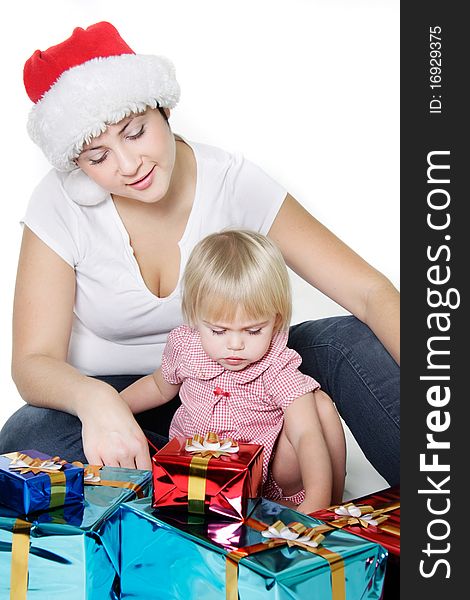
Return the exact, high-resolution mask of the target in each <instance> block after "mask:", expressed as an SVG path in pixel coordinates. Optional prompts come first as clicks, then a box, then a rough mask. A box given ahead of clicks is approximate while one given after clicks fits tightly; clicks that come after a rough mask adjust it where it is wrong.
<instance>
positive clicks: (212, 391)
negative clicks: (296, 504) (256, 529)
mask: <svg viewBox="0 0 470 600" xmlns="http://www.w3.org/2000/svg"><path fill="white" fill-rule="evenodd" d="M286 343H287V333H285V332H282V333H278V334H277V335H275V336H274V337H273V339H272V341H271V345H270V347H269V349H268V352H267V353H266V354H265V356H264V357H263V358H262V359H261V360H259V361H257V362H256V363H253V364H251V365H249V366H248V367H246V369H243V370H242V371H229V370H226V369H225V368H224V367H223V366H221V365H219V363H217V362H215V361H214V360H212V359H211V358H209V357H208V356H207V354H206V353H205V352H204V350H203V349H202V346H201V340H200V336H199V333H198V332H197V330H195V329H193V328H191V327H188V326H187V325H182V326H180V327H177V328H176V329H174V330H173V331H172V332H171V333H170V335H169V336H168V342H167V345H166V347H165V350H164V353H163V359H162V374H163V377H164V378H165V379H166V381H168V382H169V383H172V384H181V389H180V398H181V406H180V408H178V410H177V411H176V413H175V416H174V417H173V420H172V422H171V426H170V437H173V436H176V435H181V436H186V437H190V436H192V435H193V434H195V433H199V434H201V435H203V434H205V433H207V432H208V431H215V432H217V433H218V434H219V435H220V436H222V437H225V436H227V437H231V438H233V439H236V440H238V441H240V442H246V443H256V444H262V445H263V446H264V462H263V482H264V484H265V486H264V490H263V495H265V496H267V497H271V498H272V497H275V499H279V498H280V497H283V496H282V495H280V493H281V491H280V489H279V487H278V486H277V485H276V482H274V480H273V479H272V477H270V476H268V475H269V469H268V467H269V463H270V460H271V455H272V451H273V447H274V445H275V443H276V440H277V437H278V435H279V433H280V431H281V429H282V425H283V416H284V411H285V410H286V408H287V407H288V406H289V405H290V404H291V403H292V402H293V401H294V400H295V399H296V398H298V397H299V396H303V395H304V394H306V393H307V392H311V391H312V390H315V389H317V388H319V387H320V385H319V383H318V382H317V381H315V379H312V378H311V377H309V376H308V375H304V374H303V373H301V372H300V371H299V370H298V367H299V365H300V363H301V362H302V359H301V358H300V356H299V354H297V352H295V350H291V349H290V348H287V347H286ZM296 497H297V494H296ZM297 500H298V501H302V496H299V498H297Z"/></svg>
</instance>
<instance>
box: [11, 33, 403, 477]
mask: <svg viewBox="0 0 470 600" xmlns="http://www.w3.org/2000/svg"><path fill="white" fill-rule="evenodd" d="M24 78H25V86H26V89H27V92H28V94H29V96H30V98H31V99H32V100H33V102H34V103H35V106H34V107H33V109H32V111H31V115H30V119H29V132H30V135H31V137H32V138H33V140H34V141H35V142H36V143H38V145H39V146H40V147H41V148H42V150H43V151H44V153H45V154H46V156H47V157H48V158H49V160H50V162H51V163H52V165H53V166H54V167H55V169H54V170H53V171H51V172H50V173H49V174H48V175H47V176H46V177H45V178H44V180H43V181H42V182H41V183H40V184H39V186H38V187H37V189H36V191H35V193H34V194H33V197H32V199H31V201H30V205H29V207H28V210H27V213H26V216H25V219H24V222H25V229H24V236H23V243H22V248H21V253H20V259H19V268H18V278H17V288H16V295H15V308H14V344H13V377H14V380H15V383H16V385H17V387H18V389H19V391H20V394H21V396H22V397H23V398H24V400H25V401H26V402H27V403H28V405H27V406H25V407H23V408H22V409H20V410H19V411H17V413H15V415H13V417H11V418H10V420H9V421H8V422H7V423H6V424H5V426H4V428H3V430H2V432H1V435H0V452H6V451H8V450H14V449H17V448H27V447H35V448H37V449H39V450H43V451H47V452H51V453H54V454H60V455H61V456H63V457H65V458H68V457H70V458H75V459H80V458H81V459H84V460H87V461H88V462H90V463H95V464H97V463H98V464H99V463H104V464H109V465H121V466H124V467H126V466H129V467H132V466H136V467H138V468H149V466H150V461H149V453H148V446H147V442H146V439H145V435H144V433H143V431H142V429H141V426H142V427H144V428H145V429H150V430H151V431H158V432H160V433H163V434H164V435H166V434H167V423H168V421H169V419H170V418H171V411H169V412H168V413H167V414H165V415H163V414H161V412H160V411H161V410H162V409H158V410H159V412H158V413H157V416H155V415H149V414H145V413H144V414H141V415H137V416H136V419H137V421H138V422H137V421H136V419H135V418H134V416H133V415H132V414H131V412H130V410H129V409H128V407H127V406H126V405H125V403H124V402H123V401H122V399H121V398H120V397H119V394H118V391H120V390H122V389H123V388H125V387H127V386H128V385H130V384H131V383H132V382H133V381H135V380H136V379H137V378H139V377H140V376H142V375H145V374H147V373H150V372H152V371H153V370H154V369H155V367H156V366H158V357H159V356H160V355H161V351H162V349H163V346H164V343H165V340H166V336H167V334H168V332H169V331H170V330H171V329H172V328H174V327H175V326H177V325H179V324H180V323H181V322H182V317H181V312H180V307H179V302H180V296H179V279H180V273H181V272H182V270H183V268H184V265H185V261H186V259H187V257H188V255H189V252H190V251H191V249H192V247H193V246H194V245H195V243H196V242H197V241H198V240H199V239H200V238H202V237H204V235H206V234H208V233H211V232H212V231H217V230H220V229H222V228H224V227H227V226H236V227H245V228H250V229H255V230H258V231H260V232H261V233H265V234H268V235H269V237H271V238H272V239H273V240H274V241H275V242H276V243H277V244H278V245H279V247H280V248H281V250H282V253H283V255H284V258H285V260H286V262H287V263H288V265H289V266H290V267H291V268H292V269H293V270H294V271H296V272H297V273H298V274H299V275H300V276H302V277H303V278H304V279H305V280H306V281H308V282H309V283H310V284H311V285H313V286H315V287H316V288H318V289H319V290H321V291H322V292H323V293H325V294H326V295H328V296H329V297H330V298H332V299H333V300H335V301H336V302H338V303H339V304H341V305H342V306H343V307H344V308H346V309H347V310H348V311H350V312H351V313H352V314H353V315H354V317H336V318H330V319H322V320H320V321H313V322H307V323H302V324H300V325H296V326H294V327H292V328H291V331H290V336H289V343H288V345H289V346H290V347H291V348H293V349H295V350H296V351H297V352H299V354H300V355H301V356H302V358H303V363H302V367H301V368H302V370H303V371H304V372H305V373H306V374H308V375H311V376H312V377H314V378H315V379H317V380H318V381H319V382H320V383H321V385H322V387H323V389H324V390H325V392H326V393H328V394H329V395H330V396H331V397H332V398H333V399H334V401H335V403H336V405H337V407H338V409H339V411H340V413H341V415H342V416H343V418H344V419H345V421H346V423H347V424H348V426H349V427H350V429H351V430H352V432H353V434H354V435H355V437H356V439H357V440H358V442H359V444H360V445H361V447H362V449H363V450H364V452H365V454H366V456H367V457H368V458H369V460H370V461H371V462H372V464H373V465H374V466H375V468H376V469H377V470H378V471H379V472H380V473H381V474H382V475H383V476H384V477H385V478H386V479H387V480H388V481H389V482H390V483H391V484H393V483H397V481H398V473H399V471H398V464H399V415H398V411H399V408H398V407H399V400H398V376H399V375H398V374H399V370H398V366H397V363H398V362H399V299H398V293H397V291H396V290H395V289H394V287H393V286H392V284H391V283H390V282H389V281H388V280H387V279H386V278H385V277H384V276H383V275H381V274H380V273H378V272H377V271H376V270H374V269H373V268H372V267H370V266H369V265H368V264H366V263H365V262H364V261H363V260H362V259H361V258H359V257H358V256H357V255H356V254H355V253H353V252H352V251H351V250H350V249H349V248H347V247H346V246H345V245H344V244H343V243H342V242H341V241H340V240H338V239H337V238H336V237H335V236H334V235H333V234H331V233H330V232H329V231H328V230H326V229H325V228H324V227H323V226H322V225H321V224H320V223H319V222H318V221H316V220H315V219H314V218H313V217H312V216H311V215H309V214H308V213H307V212H306V211H305V210H304V209H303V208H302V207H301V206H300V205H299V204H298V203H297V202H296V200H295V199H294V198H293V197H292V196H291V195H289V194H288V193H287V192H286V191H285V190H284V189H283V188H282V187H281V186H279V185H278V184H277V183H276V182H275V181H273V180H272V179H271V178H270V177H268V176H267V175H266V174H265V173H263V172H262V171H261V170H260V169H259V168H258V167H256V166H255V165H253V164H251V163H249V162H248V161H246V160H244V159H243V157H240V156H235V155H230V154H228V153H226V152H224V151H222V150H219V149H216V148H212V147H209V146H204V145H201V144H195V143H192V142H189V141H186V140H183V139H182V138H179V137H175V136H174V135H173V134H172V132H171V129H170V126H169V122H168V118H169V116H170V110H171V108H173V107H174V106H175V105H176V103H177V101H178V97H179V87H178V84H177V82H176V79H175V75H174V70H173V67H172V65H171V64H170V63H169V62H168V61H167V60H166V59H163V58H161V57H153V56H141V55H135V54H134V52H133V51H132V50H131V49H130V48H129V46H128V45H127V44H126V43H125V42H124V40H123V39H122V38H121V37H120V36H119V34H118V32H117V31H116V30H115V28H114V27H113V26H112V25H110V24H109V23H98V24H96V25H93V26H91V27H89V28H87V29H86V30H83V29H79V28H77V29H76V30H75V31H74V33H73V34H72V36H71V37H70V38H69V39H68V40H66V41H65V42H63V43H61V44H58V45H57V46H53V47H51V48H49V49H48V50H46V51H44V52H40V51H36V53H35V54H34V55H33V56H32V57H31V58H30V59H29V60H28V61H27V63H26V65H25V72H24ZM369 328H370V329H369ZM371 330H372V331H371ZM372 332H373V333H372ZM374 334H375V335H374ZM379 340H380V341H379ZM384 346H385V348H384ZM175 408H176V406H175V405H174V406H173V407H172V410H174V409H175ZM44 409H53V410H52V411H51V410H44ZM77 417H78V418H77ZM139 424H140V425H139ZM149 435H150V434H149ZM82 441H83V448H82Z"/></svg>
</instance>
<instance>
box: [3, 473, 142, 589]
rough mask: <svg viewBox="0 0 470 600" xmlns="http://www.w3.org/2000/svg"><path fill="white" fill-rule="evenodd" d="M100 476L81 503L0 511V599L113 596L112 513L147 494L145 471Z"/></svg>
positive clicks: (116, 543)
mask: <svg viewBox="0 0 470 600" xmlns="http://www.w3.org/2000/svg"><path fill="white" fill-rule="evenodd" d="M96 471H97V469H96V468H95V472H96ZM100 478H101V480H100V481H99V482H95V483H98V485H86V486H85V499H84V502H83V503H77V504H75V505H69V506H63V507H62V508H57V509H53V510H49V511H46V512H42V513H36V514H34V515H28V516H26V517H25V516H21V515H18V513H15V512H14V511H12V510H11V509H8V508H2V507H0V600H6V599H7V598H10V599H11V598H14V599H15V600H17V599H18V600H20V599H22V598H27V599H28V600H30V599H31V600H34V599H37V600H39V599H40V600H46V599H47V600H49V599H57V600H58V599H59V598H60V600H64V599H65V600H75V599H76V600H78V599H80V600H106V599H112V600H117V599H118V598H119V576H118V570H119V560H120V556H119V553H120V522H119V510H118V509H119V506H120V505H121V504H122V503H123V502H126V501H129V500H133V499H135V498H136V496H139V497H142V496H145V495H148V494H150V491H151V472H150V471H139V470H135V469H121V468H115V467H103V468H102V469H101V470H100ZM119 486H124V487H119Z"/></svg>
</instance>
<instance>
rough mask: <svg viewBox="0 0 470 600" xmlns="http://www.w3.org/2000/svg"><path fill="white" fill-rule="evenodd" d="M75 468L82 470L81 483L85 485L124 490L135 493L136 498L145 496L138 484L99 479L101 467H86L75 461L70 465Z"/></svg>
mask: <svg viewBox="0 0 470 600" xmlns="http://www.w3.org/2000/svg"><path fill="white" fill-rule="evenodd" d="M72 464H73V465H75V466H76V467H81V468H82V469H84V477H83V482H84V484H85V485H104V486H107V487H116V488H125V489H128V490H132V491H133V492H135V494H136V496H137V498H143V497H144V496H145V494H144V490H143V488H142V486H141V485H139V484H138V483H133V482H132V481H114V480H112V479H101V473H100V471H101V469H102V468H103V465H87V466H86V467H85V466H84V465H83V463H81V462H80V461H78V460H76V461H74V462H73V463H72Z"/></svg>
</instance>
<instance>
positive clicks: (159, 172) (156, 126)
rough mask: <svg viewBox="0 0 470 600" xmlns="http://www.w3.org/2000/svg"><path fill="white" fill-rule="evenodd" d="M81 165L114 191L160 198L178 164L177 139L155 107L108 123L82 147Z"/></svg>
mask: <svg viewBox="0 0 470 600" xmlns="http://www.w3.org/2000/svg"><path fill="white" fill-rule="evenodd" d="M77 164H78V166H79V167H80V168H81V169H82V170H83V171H84V172H85V173H86V174H87V175H88V176H89V177H91V179H93V180H94V181H95V182H96V183H97V184H98V185H100V186H101V187H102V188H104V189H105V190H107V191H109V192H110V193H111V194H113V195H116V196H124V197H126V198H132V199H134V200H139V201H140V202H147V203H151V202H158V201H159V200H161V199H162V198H163V197H164V196H165V194H166V193H167V192H168V188H169V186H170V181H171V176H172V173H173V167H174V164H175V139H174V137H173V134H172V132H171V129H170V127H169V126H168V123H167V122H166V120H165V119H164V118H163V116H162V115H161V114H160V112H159V111H158V110H157V109H155V110H153V109H148V110H147V111H146V112H145V113H141V114H134V115H130V116H129V117H126V118H125V119H123V120H122V121H120V122H119V123H117V124H115V125H109V127H108V128H107V130H106V131H105V132H104V133H102V134H101V135H100V136H98V137H96V138H93V140H92V141H91V142H90V143H89V144H86V145H85V146H84V147H83V150H82V153H81V154H80V156H79V157H78V159H77Z"/></svg>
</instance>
